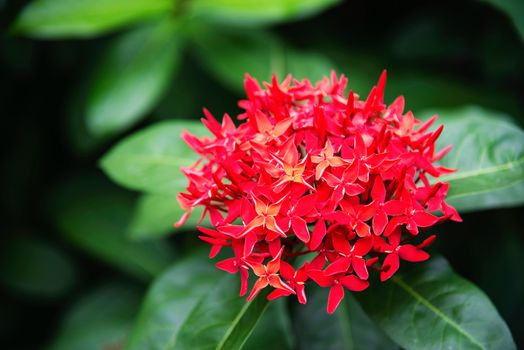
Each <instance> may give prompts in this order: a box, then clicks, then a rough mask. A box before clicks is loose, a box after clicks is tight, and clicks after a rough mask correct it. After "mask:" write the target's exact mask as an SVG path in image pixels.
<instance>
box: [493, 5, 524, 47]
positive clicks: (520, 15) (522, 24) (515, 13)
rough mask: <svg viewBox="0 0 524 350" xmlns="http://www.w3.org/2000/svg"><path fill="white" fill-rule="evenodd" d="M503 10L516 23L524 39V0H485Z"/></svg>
mask: <svg viewBox="0 0 524 350" xmlns="http://www.w3.org/2000/svg"><path fill="white" fill-rule="evenodd" d="M484 2H487V3H489V4H491V5H493V6H494V7H496V8H498V9H499V10H501V11H503V12H504V13H505V14H506V15H507V16H508V17H509V18H511V20H512V21H513V24H514V25H515V27H516V29H517V31H518V32H519V34H520V36H521V38H522V39H523V40H524V2H523V1H521V0H484Z"/></svg>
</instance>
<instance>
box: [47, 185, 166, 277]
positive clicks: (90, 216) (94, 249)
mask: <svg viewBox="0 0 524 350" xmlns="http://www.w3.org/2000/svg"><path fill="white" fill-rule="evenodd" d="M133 205H134V196H132V195H130V194H129V193H126V192H121V191H120V190H119V189H118V188H116V189H115V188H114V187H113V186H111V185H108V184H106V183H104V182H101V181H99V180H98V179H96V178H85V179H76V180H73V181H70V182H69V183H67V184H65V185H63V186H62V187H61V188H60V189H59V190H58V191H57V192H56V193H55V197H54V201H53V203H52V215H53V219H54V221H55V223H56V225H57V227H58V228H59V230H60V233H61V234H62V235H63V236H64V238H65V239H66V240H68V241H69V242H70V243H72V244H73V245H75V246H77V247H79V248H80V249H82V250H85V251H86V252H87V253H89V254H91V255H93V256H95V257H97V258H98V259H100V260H102V261H105V262H107V263H108V264H110V265H114V266H115V267H117V268H119V269H121V270H123V271H125V272H127V273H130V274H132V275H134V276H136V277H138V278H141V279H143V280H148V279H150V278H152V277H154V276H156V275H157V274H158V273H160V272H161V271H162V270H163V269H164V268H165V267H166V266H167V265H168V264H169V262H170V261H171V259H172V257H173V255H172V251H171V250H170V249H169V247H168V246H167V245H166V244H165V242H160V241H155V242H143V243H142V242H133V241H131V240H129V239H128V238H127V236H126V229H127V225H128V224H129V221H130V220H131V216H132V213H133Z"/></svg>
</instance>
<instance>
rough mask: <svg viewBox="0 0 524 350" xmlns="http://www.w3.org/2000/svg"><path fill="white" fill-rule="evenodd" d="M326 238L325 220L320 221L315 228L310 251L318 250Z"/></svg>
mask: <svg viewBox="0 0 524 350" xmlns="http://www.w3.org/2000/svg"><path fill="white" fill-rule="evenodd" d="M325 236H326V223H325V222H324V220H318V221H317V223H316V224H315V227H314V228H313V235H312V237H311V241H310V242H309V249H311V250H316V249H317V248H318V246H319V245H320V243H322V240H323V239H324V237H325Z"/></svg>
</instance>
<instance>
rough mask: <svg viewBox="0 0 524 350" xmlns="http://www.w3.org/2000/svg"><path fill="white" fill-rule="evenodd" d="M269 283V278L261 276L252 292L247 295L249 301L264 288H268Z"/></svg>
mask: <svg viewBox="0 0 524 350" xmlns="http://www.w3.org/2000/svg"><path fill="white" fill-rule="evenodd" d="M268 284H269V282H268V280H267V279H266V278H259V279H258V280H257V281H256V282H255V285H254V286H253V290H251V293H250V294H249V296H248V297H247V301H250V300H251V299H253V298H254V297H255V296H256V295H257V294H258V293H259V292H260V291H261V290H262V289H264V288H266V287H267V285H268Z"/></svg>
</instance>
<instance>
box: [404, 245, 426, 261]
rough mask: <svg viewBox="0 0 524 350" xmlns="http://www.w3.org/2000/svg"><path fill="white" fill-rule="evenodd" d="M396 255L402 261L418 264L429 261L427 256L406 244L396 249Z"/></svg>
mask: <svg viewBox="0 0 524 350" xmlns="http://www.w3.org/2000/svg"><path fill="white" fill-rule="evenodd" d="M398 255H399V256H400V258H401V259H402V260H406V261H411V262H419V261H424V260H427V259H429V254H428V253H426V252H425V251H423V250H421V249H418V248H417V247H415V246H413V245H411V244H406V245H403V246H401V247H400V248H399V249H398Z"/></svg>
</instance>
